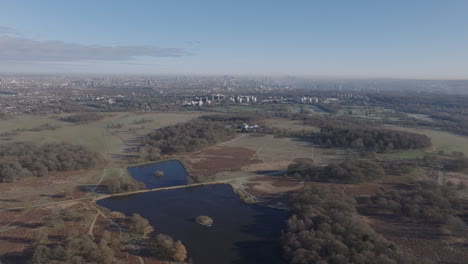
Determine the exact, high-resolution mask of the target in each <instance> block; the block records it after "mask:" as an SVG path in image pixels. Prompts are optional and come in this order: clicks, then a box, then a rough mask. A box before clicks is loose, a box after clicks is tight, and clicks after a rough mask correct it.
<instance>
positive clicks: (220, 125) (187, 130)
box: [140, 120, 233, 160]
mask: <svg viewBox="0 0 468 264" xmlns="http://www.w3.org/2000/svg"><path fill="white" fill-rule="evenodd" d="M232 133H233V131H232V129H228V128H225V124H224V122H219V121H205V120H192V121H189V122H186V123H180V124H177V125H175V126H169V127H165V128H161V129H158V130H156V131H154V132H152V133H150V134H148V135H147V136H145V138H144V139H143V142H144V146H143V147H141V149H140V152H141V154H142V157H143V158H145V159H147V160H159V159H161V157H163V156H164V155H169V154H175V153H183V152H190V151H195V150H198V149H200V148H203V147H206V146H209V145H212V144H215V143H216V142H218V141H219V140H221V139H222V138H224V137H226V136H230V135H232Z"/></svg>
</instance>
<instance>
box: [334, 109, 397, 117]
mask: <svg viewBox="0 0 468 264" xmlns="http://www.w3.org/2000/svg"><path fill="white" fill-rule="evenodd" d="M337 115H344V116H353V117H359V118H366V119H373V120H382V119H387V120H393V121H396V120H398V119H399V114H398V113H397V112H395V110H393V109H388V108H385V107H364V106H346V107H343V108H342V109H340V110H339V111H338V113H337Z"/></svg>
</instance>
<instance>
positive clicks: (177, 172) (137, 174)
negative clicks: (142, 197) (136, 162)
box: [128, 160, 188, 189]
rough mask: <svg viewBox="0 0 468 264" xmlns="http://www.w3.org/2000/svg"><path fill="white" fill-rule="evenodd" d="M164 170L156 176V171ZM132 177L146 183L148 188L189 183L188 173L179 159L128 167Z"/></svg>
mask: <svg viewBox="0 0 468 264" xmlns="http://www.w3.org/2000/svg"><path fill="white" fill-rule="evenodd" d="M158 170H159V171H162V172H164V175H163V176H159V177H158V176H156V175H155V172H156V171H158ZM128 172H130V174H131V175H132V177H133V178H134V179H135V180H137V181H141V182H143V183H144V184H145V185H146V188H147V189H154V188H163V187H171V186H181V185H186V184H187V177H188V173H187V171H186V170H185V168H184V166H183V165H182V163H180V162H179V161H177V160H168V161H164V162H158V163H152V164H146V165H141V166H135V167H130V168H128Z"/></svg>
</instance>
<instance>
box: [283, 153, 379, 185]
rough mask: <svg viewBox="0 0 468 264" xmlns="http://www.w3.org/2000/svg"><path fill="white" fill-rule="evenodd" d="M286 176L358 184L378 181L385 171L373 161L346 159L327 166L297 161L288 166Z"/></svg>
mask: <svg viewBox="0 0 468 264" xmlns="http://www.w3.org/2000/svg"><path fill="white" fill-rule="evenodd" d="M288 175H291V176H294V177H299V178H303V179H308V180H318V181H334V182H347V183H359V182H366V181H372V180H377V179H380V178H382V177H383V176H384V175H385V170H384V168H383V167H382V166H381V165H380V164H379V163H377V162H374V161H370V160H364V159H355V158H348V159H346V160H345V161H344V162H342V163H339V164H329V165H327V166H319V165H315V164H313V162H309V161H297V162H295V163H293V164H291V165H289V166H288Z"/></svg>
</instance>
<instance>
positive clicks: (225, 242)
mask: <svg viewBox="0 0 468 264" xmlns="http://www.w3.org/2000/svg"><path fill="white" fill-rule="evenodd" d="M98 204H99V205H101V206H104V207H107V208H109V209H111V210H113V211H120V212H123V213H125V214H126V215H131V214H133V213H139V214H141V215H142V216H143V217H145V218H147V219H148V220H149V221H150V222H151V224H152V225H153V226H154V228H155V232H157V233H165V234H169V235H170V236H172V237H174V238H175V239H178V240H181V241H182V242H183V243H184V244H185V246H186V247H187V250H188V253H189V258H192V260H193V262H194V263H195V264H222V263H235V264H240V263H246V264H250V263H252V264H253V263H259V264H261V263H265V264H266V263H268V264H276V263H278V264H279V263H284V262H283V261H282V259H281V247H280V242H279V238H280V236H281V229H282V228H283V227H284V222H285V219H286V212H285V211H282V210H277V209H272V208H268V207H262V206H257V205H248V204H245V203H244V202H242V201H241V200H240V199H239V197H238V196H237V195H236V194H235V193H234V192H233V190H232V188H231V186H229V185H224V184H218V185H207V186H196V187H187V188H181V189H174V190H164V191H156V192H147V193H140V194H135V195H128V196H124V197H122V196H120V197H111V198H107V199H103V200H100V201H98ZM199 215H207V216H210V217H211V218H213V220H214V222H213V226H212V227H207V226H203V225H199V224H197V223H196V222H195V221H194V219H195V217H197V216H199Z"/></svg>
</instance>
